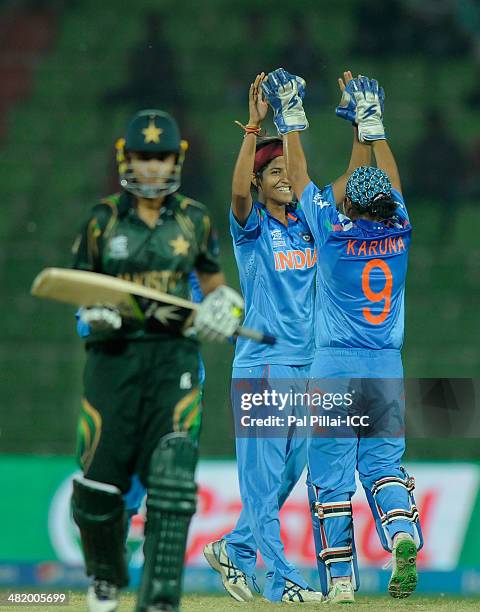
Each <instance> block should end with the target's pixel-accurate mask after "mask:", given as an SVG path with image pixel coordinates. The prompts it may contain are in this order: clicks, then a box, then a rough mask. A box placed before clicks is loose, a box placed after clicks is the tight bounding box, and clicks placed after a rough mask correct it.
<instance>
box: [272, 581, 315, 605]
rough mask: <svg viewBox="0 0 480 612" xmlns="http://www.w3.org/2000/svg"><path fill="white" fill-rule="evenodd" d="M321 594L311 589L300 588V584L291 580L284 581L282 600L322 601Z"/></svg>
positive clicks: (291, 601) (299, 601)
mask: <svg viewBox="0 0 480 612" xmlns="http://www.w3.org/2000/svg"><path fill="white" fill-rule="evenodd" d="M323 599H324V598H323V594H322V593H319V592H318V591H313V590H311V589H302V587H301V586H299V585H298V584H295V582H292V581H291V580H286V581H285V589H284V590H283V595H282V601H285V602H287V603H309V602H317V603H320V602H322V601H323Z"/></svg>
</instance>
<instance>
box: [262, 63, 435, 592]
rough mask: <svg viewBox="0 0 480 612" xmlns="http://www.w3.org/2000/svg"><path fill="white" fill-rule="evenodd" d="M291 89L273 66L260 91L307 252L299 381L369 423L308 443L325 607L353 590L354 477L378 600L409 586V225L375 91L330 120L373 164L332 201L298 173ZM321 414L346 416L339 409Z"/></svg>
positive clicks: (415, 531) (302, 123) (413, 536)
mask: <svg viewBox="0 0 480 612" xmlns="http://www.w3.org/2000/svg"><path fill="white" fill-rule="evenodd" d="M349 76H351V75H349ZM299 82H301V81H299V78H298V77H295V76H293V75H290V74H288V73H286V72H285V71H284V70H283V69H279V70H275V71H274V72H272V73H270V74H269V76H268V78H267V80H266V81H265V83H264V85H263V87H264V92H265V95H266V97H267V98H268V101H269V103H270V104H271V105H272V107H273V109H274V113H275V124H276V125H277V128H278V129H279V130H281V131H282V132H283V133H284V134H285V150H286V167H287V173H288V176H289V178H290V180H291V183H292V186H293V188H294V190H295V192H296V193H297V194H298V195H299V198H300V204H301V206H302V209H303V210H304V212H305V216H306V219H307V222H308V225H309V227H310V230H311V231H312V234H313V236H314V238H315V243H316V244H317V248H318V266H317V275H318V277H317V294H316V306H317V307H316V324H315V346H316V350H315V356H314V359H313V363H312V367H311V371H310V378H311V384H312V388H313V389H315V388H319V389H320V390H322V389H325V385H326V384H329V385H330V388H329V391H335V392H337V393H338V394H342V393H346V392H349V393H352V394H354V397H355V402H354V403H353V410H354V413H353V415H355V414H356V415H357V416H360V415H362V416H368V417H369V421H365V423H369V424H370V426H371V429H370V430H368V429H367V430H364V431H360V430H359V429H358V428H355V427H354V426H353V425H352V426H349V425H346V426H345V427H344V428H343V430H341V432H342V434H343V435H342V436H336V435H335V431H333V432H331V433H330V434H327V435H320V434H321V433H324V432H316V435H314V433H312V436H311V437H310V438H309V441H308V465H309V470H310V476H311V482H312V484H313V488H314V496H313V499H312V500H311V501H312V505H311V507H312V513H313V516H314V519H316V522H317V525H316V530H315V531H314V533H315V535H316V537H317V542H316V543H317V552H318V557H319V570H320V578H321V581H322V590H323V591H324V592H325V593H328V601H329V602H332V603H342V602H351V601H353V600H354V590H355V589H356V588H358V584H359V582H358V573H357V561H356V553H355V542H354V537H353V519H352V504H351V498H352V495H353V493H354V492H355V487H356V485H355V470H356V469H357V470H358V473H359V476H360V480H361V482H362V485H363V487H364V489H365V492H366V495H367V499H368V502H369V504H370V507H371V509H372V513H373V516H374V518H375V522H376V526H377V531H378V535H379V537H380V540H381V543H382V545H383V546H384V548H385V549H386V550H388V551H391V552H392V561H393V566H392V575H391V577H390V582H389V587H388V589H389V592H390V594H391V595H392V596H393V597H407V596H408V595H410V593H411V592H412V591H413V590H414V589H415V587H416V584H417V572H416V558H417V549H419V548H420V547H421V546H422V543H423V541H422V532H421V529H420V523H419V518H418V511H417V508H416V505H415V500H414V497H413V488H414V481H413V479H412V478H411V477H410V476H409V475H408V474H407V473H406V471H405V470H404V469H403V467H402V466H401V460H402V457H403V453H404V450H405V439H404V433H403V432H404V430H403V424H404V420H403V417H404V396H403V366H402V359H401V353H400V350H401V347H402V342H403V327H404V293H405V280H406V272H407V258H408V249H409V246H410V234H411V225H410V220H409V216H408V212H407V209H406V206H405V202H404V199H403V196H402V193H401V185H400V176H399V173H398V168H397V165H396V162H395V159H394V157H393V154H392V152H391V150H390V147H389V145H388V143H387V140H386V136H385V130H384V126H383V120H382V119H383V99H384V94H383V90H382V89H381V88H379V86H378V83H377V81H375V80H373V79H368V78H367V77H359V78H357V79H352V78H349V79H348V82H347V83H346V86H345V89H344V95H343V97H342V102H341V105H340V106H339V107H338V109H337V114H339V115H340V116H342V117H344V118H346V119H349V120H350V121H352V122H353V123H354V124H355V125H358V137H359V140H360V141H361V142H362V143H365V144H371V146H372V148H373V153H374V155H375V159H376V163H377V166H370V165H362V166H361V167H358V168H356V169H355V171H354V172H353V173H352V174H351V176H350V177H349V178H348V182H347V184H346V192H345V197H344V198H343V199H342V200H341V202H340V203H339V202H338V199H337V198H336V197H335V195H334V191H333V189H332V186H327V187H326V188H324V189H319V188H318V187H317V186H316V185H315V183H314V182H312V181H311V179H310V177H309V174H308V170H307V163H306V160H305V155H304V152H303V148H302V144H301V141H300V134H299V132H300V131H302V130H304V129H306V128H307V127H308V122H307V119H306V116H305V111H304V109H303V102H302V100H303V91H302V90H301V89H300V88H299ZM326 380H327V382H325V381H326ZM332 386H333V388H332ZM333 415H334V416H335V417H336V418H341V419H345V420H346V417H347V416H352V415H351V414H350V413H349V411H348V409H347V407H346V406H342V405H340V406H339V407H338V408H337V409H335V410H334V411H333ZM371 417H373V420H370V418H371ZM345 422H347V421H345Z"/></svg>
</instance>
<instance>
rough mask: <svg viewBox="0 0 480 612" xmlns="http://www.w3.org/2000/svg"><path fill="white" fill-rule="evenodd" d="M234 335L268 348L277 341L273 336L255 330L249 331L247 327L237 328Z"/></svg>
mask: <svg viewBox="0 0 480 612" xmlns="http://www.w3.org/2000/svg"><path fill="white" fill-rule="evenodd" d="M236 334H237V335H238V336H242V337H243V338H249V339H250V340H254V341H255V342H259V343H260V344H269V345H270V346H273V345H274V344H275V343H276V341H277V339H276V338H275V337H274V336H271V335H270V334H264V333H263V332H260V331H257V330H256V329H250V328H249V327H239V328H238V329H237V331H236Z"/></svg>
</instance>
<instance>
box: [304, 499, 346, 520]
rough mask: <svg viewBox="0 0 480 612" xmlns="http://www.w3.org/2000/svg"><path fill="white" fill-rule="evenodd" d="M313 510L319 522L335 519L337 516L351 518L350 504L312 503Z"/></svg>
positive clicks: (342, 502)
mask: <svg viewBox="0 0 480 612" xmlns="http://www.w3.org/2000/svg"><path fill="white" fill-rule="evenodd" d="M313 510H314V512H315V515H316V516H317V517H318V518H319V519H320V520H321V521H323V520H324V519H327V518H336V517H338V516H352V502H351V501H340V502H329V503H325V504H322V503H321V502H314V503H313Z"/></svg>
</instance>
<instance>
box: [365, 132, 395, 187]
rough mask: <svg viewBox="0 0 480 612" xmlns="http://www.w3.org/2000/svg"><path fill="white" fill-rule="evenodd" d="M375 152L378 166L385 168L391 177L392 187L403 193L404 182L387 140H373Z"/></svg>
mask: <svg viewBox="0 0 480 612" xmlns="http://www.w3.org/2000/svg"><path fill="white" fill-rule="evenodd" d="M372 146H373V152H374V154H375V160H376V162H377V166H378V168H380V169H381V170H383V171H384V172H385V173H386V174H387V175H388V178H389V179H390V182H391V183H392V187H393V188H394V189H396V190H397V191H399V192H400V193H402V184H401V182H400V174H399V172H398V166H397V162H396V161H395V157H394V156H393V153H392V150H391V149H390V145H389V144H388V142H387V141H386V140H375V141H374V142H373V145H372Z"/></svg>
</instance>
